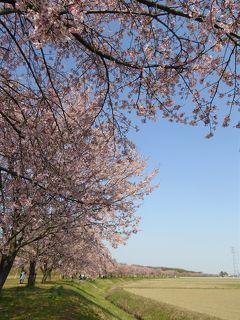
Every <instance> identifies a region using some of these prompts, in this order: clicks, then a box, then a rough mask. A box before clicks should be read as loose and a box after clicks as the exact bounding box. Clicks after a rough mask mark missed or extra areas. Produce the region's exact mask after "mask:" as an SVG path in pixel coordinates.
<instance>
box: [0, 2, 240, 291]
mask: <svg viewBox="0 0 240 320" xmlns="http://www.w3.org/2000/svg"><path fill="white" fill-rule="evenodd" d="M238 30H239V0H231V1H226V0H224V1H223V0H219V1H214V0H213V1H207V0H206V1H204V0H201V1H200V0H196V1H191V0H190V1H180V0H179V1H175V0H169V1H168V0H166V1H158V0H131V1H129V0H111V1H109V0H108V1H106V0H93V1H82V0H71V1H70V0H50V1H45V0H3V1H0V106H1V107H0V201H1V202H0V210H1V211H0V259H1V260H0V288H1V287H2V286H3V284H4V282H5V280H6V278H7V275H8V274H9V272H10V270H11V267H12V265H13V262H14V260H15V258H16V257H17V256H19V255H21V256H29V257H30V261H31V266H32V269H34V266H35V264H36V261H37V260H39V261H40V260H41V261H43V262H42V263H43V265H45V266H46V265H47V264H48V263H49V262H48V261H47V262H44V261H45V259H46V260H47V259H48V258H50V257H52V258H55V257H56V256H59V261H60V263H61V264H62V265H65V263H64V261H66V262H68V263H66V265H67V264H68V265H69V266H70V264H72V266H71V268H73V269H74V268H75V267H76V265H77V264H79V263H80V262H81V263H85V262H84V261H85V260H84V259H86V261H87V260H91V255H93V256H96V254H97V253H99V255H98V258H97V259H103V257H106V256H107V255H108V253H107V252H106V249H105V247H104V246H103V241H109V242H110V243H111V244H112V245H115V246H116V245H117V244H118V243H121V242H123V241H126V240H127V238H128V237H129V236H130V235H131V233H133V232H136V231H137V224H138V218H137V217H136V216H135V209H136V207H137V206H138V205H139V200H140V199H142V198H143V197H144V195H145V194H147V193H149V192H151V187H150V181H151V179H152V177H153V175H154V173H152V174H150V175H144V174H143V170H144V168H145V163H144V161H143V160H142V159H141V158H140V157H139V155H138V154H137V152H136V150H135V147H134V145H133V144H132V143H131V142H130V141H128V140H127V138H126V134H127V131H128V129H129V128H130V127H131V126H132V123H131V121H130V120H129V118H128V117H127V114H128V112H131V111H132V110H134V111H136V113H137V115H138V116H139V117H141V118H142V120H143V121H145V120H146V119H156V117H157V115H160V116H162V117H163V118H167V119H168V120H170V121H176V122H181V123H189V124H191V125H194V126H195V125H197V124H198V123H203V124H204V125H205V126H207V127H208V128H209V131H208V137H211V136H212V134H213V131H214V130H215V129H216V127H217V124H218V123H219V122H220V123H222V125H223V126H224V127H226V126H228V125H229V124H230V123H231V118H233V122H232V124H233V126H235V127H237V128H239V127H240V123H239V122H237V121H235V120H234V117H235V116H234V114H236V111H237V108H238V107H239V70H238V68H239V39H240V35H239V33H238V32H239V31H238ZM219 99H222V102H221V101H220V102H219ZM222 104H224V108H222V109H220V108H219V106H221V105H222ZM187 106H189V107H187ZM219 109H220V111H219ZM221 110H222V111H221ZM218 116H219V117H218ZM77 253H78V254H79V255H77ZM86 253H88V255H89V256H87V254H86ZM97 259H96V261H97ZM70 262H71V263H70ZM51 263H54V261H52V262H51ZM65 267H66V266H65ZM65 267H64V268H65Z"/></svg>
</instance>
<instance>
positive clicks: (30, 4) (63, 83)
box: [0, 0, 240, 137]
mask: <svg viewBox="0 0 240 320" xmlns="http://www.w3.org/2000/svg"><path fill="white" fill-rule="evenodd" d="M0 4H1V7H0V18H1V19H0V33H1V42H0V56H1V79H0V82H1V87H0V89H1V93H2V94H3V95H4V96H5V95H6V96H8V100H9V99H10V100H11V101H12V103H13V104H14V105H15V107H14V108H19V106H20V105H21V102H22V101H23V100H24V99H30V100H32V105H33V106H35V103H34V100H35V99H39V97H41V99H42V100H44V101H45V102H46V105H47V106H46V107H47V108H48V109H49V110H50V111H51V113H52V116H53V117H55V113H59V114H62V116H63V117H64V116H66V111H65V110H64V107H63V100H64V95H66V94H67V92H68V91H69V90H70V88H72V87H75V88H77V89H78V90H79V91H82V92H86V90H88V89H90V90H91V92H92V93H91V95H90V96H91V99H92V102H93V103H94V101H96V100H97V101H98V113H97V114H96V119H98V120H100V119H101V118H107V119H108V120H109V121H110V122H111V124H112V125H113V127H114V128H115V129H117V130H120V132H122V133H124V130H125V129H126V128H127V127H128V126H129V120H128V119H127V117H126V111H123V110H124V109H126V110H127V111H131V110H136V112H137V114H138V115H140V116H142V118H143V120H145V119H146V118H153V119H154V118H156V115H157V113H160V114H161V115H162V117H164V118H167V119H169V120H170V121H177V122H182V123H190V124H191V125H197V124H198V122H199V121H200V122H203V123H204V124H205V125H206V126H208V127H209V135H208V136H209V137H210V136H211V135H212V133H213V131H214V129H215V128H216V126H217V123H218V115H220V121H221V123H222V125H223V126H224V127H225V126H228V125H229V123H230V121H231V117H232V114H233V113H234V111H237V110H238V108H239V66H238V63H239V40H240V35H239V0H231V1H226V0H219V1H215V0H211V1H207V0H206V1H205V0H194V1H193V0H190V1H181V0H178V1H177V0H165V1H158V0H132V1H127V0H111V1H105V0H102V1H99V0H98V1H81V0H71V1H69V0H51V1H45V0H5V1H0ZM26 88H27V90H29V92H28V97H26V95H23V94H22V92H23V90H24V89H26ZM175 97H177V98H176V99H175ZM221 99H222V101H221ZM222 104H224V107H222ZM95 105H96V102H95ZM220 107H221V108H220ZM1 117H2V118H3V119H4V121H6V122H7V123H9V124H11V125H12V127H13V128H15V130H16V132H18V133H19V134H20V133H21V125H20V123H21V121H19V119H16V118H15V117H14V115H13V113H12V112H11V110H10V108H9V107H7V106H6V107H4V108H2V110H1ZM233 125H234V126H236V127H238V128H239V127H240V123H236V121H235V122H233ZM117 130H116V131H117Z"/></svg>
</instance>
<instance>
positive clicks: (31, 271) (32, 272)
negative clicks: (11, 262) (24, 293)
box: [27, 258, 37, 288]
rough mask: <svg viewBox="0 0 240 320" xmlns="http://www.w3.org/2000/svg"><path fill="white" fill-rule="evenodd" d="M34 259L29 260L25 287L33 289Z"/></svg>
mask: <svg viewBox="0 0 240 320" xmlns="http://www.w3.org/2000/svg"><path fill="white" fill-rule="evenodd" d="M36 263H37V261H36V259H34V258H32V259H30V264H29V275H28V283H27V286H28V287H29V288H34V287H35V282H36Z"/></svg>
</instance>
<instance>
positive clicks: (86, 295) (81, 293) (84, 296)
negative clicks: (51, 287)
mask: <svg viewBox="0 0 240 320" xmlns="http://www.w3.org/2000/svg"><path fill="white" fill-rule="evenodd" d="M62 284H64V285H67V286H70V287H73V288H75V289H77V291H74V292H75V294H76V295H77V296H80V297H81V299H83V300H85V302H86V303H89V300H90V301H91V304H93V305H94V306H95V307H97V308H100V309H101V310H102V311H103V313H105V314H107V315H109V316H110V317H111V319H112V317H113V318H114V319H118V320H122V318H120V317H118V316H117V315H116V314H114V313H112V312H111V311H110V310H109V309H107V308H106V307H104V306H103V305H102V304H101V303H100V302H97V301H96V296H95V295H93V294H91V293H90V292H88V291H87V290H84V289H83V288H82V287H81V286H79V285H78V284H77V283H74V282H69V281H65V282H62ZM88 298H89V299H88ZM106 303H109V301H107V300H106Z"/></svg>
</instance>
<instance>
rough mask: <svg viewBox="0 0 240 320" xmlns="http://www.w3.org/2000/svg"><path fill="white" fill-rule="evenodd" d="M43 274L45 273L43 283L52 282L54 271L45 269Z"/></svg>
mask: <svg viewBox="0 0 240 320" xmlns="http://www.w3.org/2000/svg"><path fill="white" fill-rule="evenodd" d="M42 272H43V277H42V283H46V281H47V280H49V281H51V272H52V270H49V269H45V270H43V271H42Z"/></svg>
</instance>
